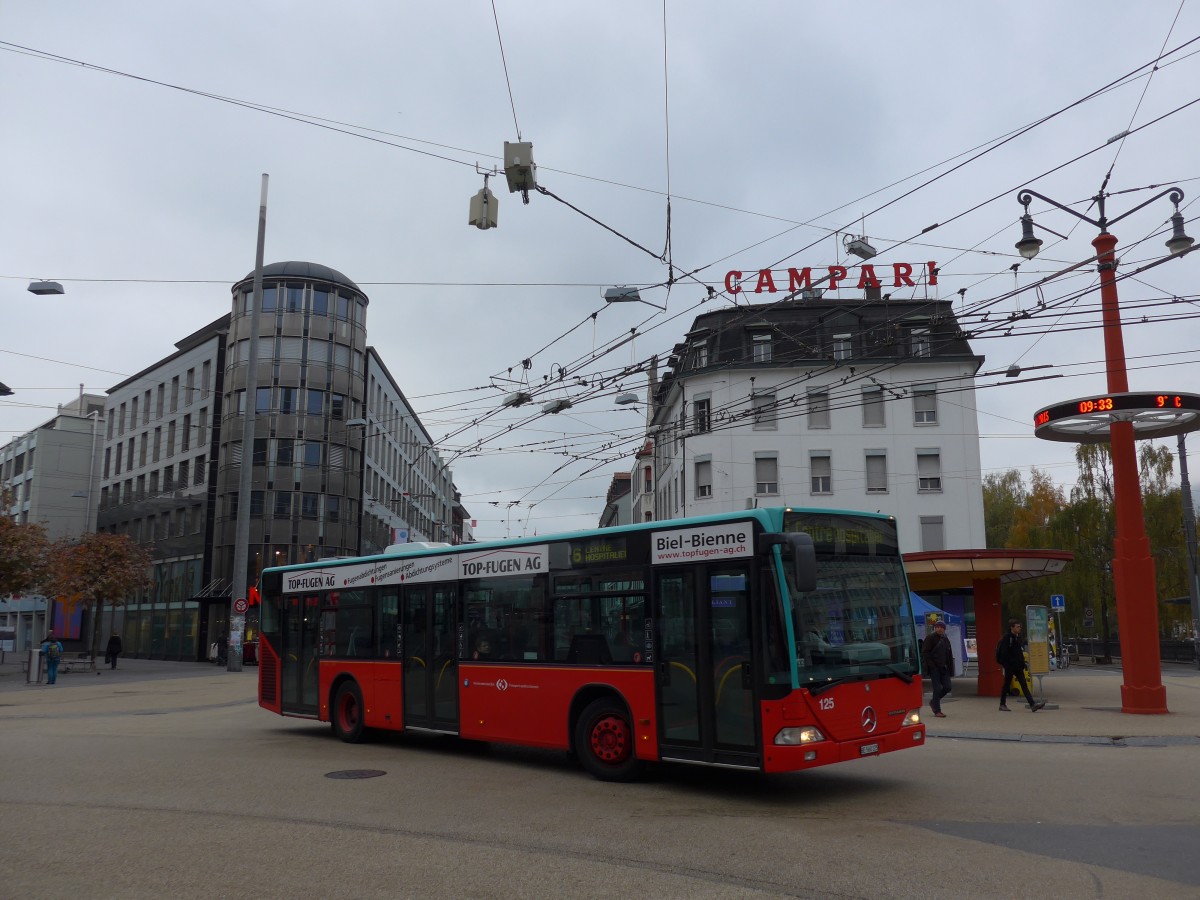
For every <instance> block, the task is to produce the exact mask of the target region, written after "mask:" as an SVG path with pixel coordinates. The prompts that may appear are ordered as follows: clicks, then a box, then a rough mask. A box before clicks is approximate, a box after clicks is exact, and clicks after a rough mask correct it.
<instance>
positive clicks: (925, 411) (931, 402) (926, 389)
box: [913, 384, 937, 425]
mask: <svg viewBox="0 0 1200 900" xmlns="http://www.w3.org/2000/svg"><path fill="white" fill-rule="evenodd" d="M913 424H914V425H936V424H937V389H936V388H935V387H934V386H933V385H931V384H925V385H921V386H920V387H915V388H913Z"/></svg>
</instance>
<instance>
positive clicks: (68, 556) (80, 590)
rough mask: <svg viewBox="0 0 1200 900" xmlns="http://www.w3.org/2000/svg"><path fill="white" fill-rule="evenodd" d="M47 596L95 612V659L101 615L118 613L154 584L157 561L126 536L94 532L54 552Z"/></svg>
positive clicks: (61, 544)
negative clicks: (104, 611) (65, 599)
mask: <svg viewBox="0 0 1200 900" xmlns="http://www.w3.org/2000/svg"><path fill="white" fill-rule="evenodd" d="M49 559H50V566H49V572H48V574H47V575H46V576H45V579H44V581H43V585H42V587H43V591H44V593H46V594H48V595H51V596H55V597H68V598H73V599H74V602H76V603H81V604H83V607H84V608H85V609H89V610H91V612H92V621H93V623H95V627H93V628H92V648H91V649H92V658H93V659H95V657H96V649H97V645H98V642H99V639H100V629H99V622H100V612H101V610H102V609H103V608H104V604H105V603H108V604H110V605H111V606H112V607H113V609H114V610H115V609H116V607H117V606H118V605H120V604H123V603H124V602H125V600H126V598H128V597H130V596H131V595H133V594H134V593H136V592H137V591H139V590H141V589H142V588H145V587H149V586H150V584H151V583H152V579H151V577H150V567H151V565H152V564H153V560H152V558H151V556H150V554H149V553H148V552H147V551H146V550H145V548H143V547H141V546H139V545H138V544H136V543H135V542H134V541H133V539H132V538H130V537H129V536H128V535H124V534H108V533H106V532H93V533H89V534H85V535H82V536H81V537H80V538H79V539H78V540H75V541H60V542H58V543H57V544H55V545H54V546H53V547H51V549H50V554H49Z"/></svg>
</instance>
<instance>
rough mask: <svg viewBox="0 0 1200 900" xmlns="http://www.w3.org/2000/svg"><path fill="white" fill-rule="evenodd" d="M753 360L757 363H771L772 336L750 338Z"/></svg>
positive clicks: (753, 336) (761, 335)
mask: <svg viewBox="0 0 1200 900" xmlns="http://www.w3.org/2000/svg"><path fill="white" fill-rule="evenodd" d="M750 346H751V359H752V360H753V361H754V362H756V363H766V362H770V361H771V336H770V335H769V334H755V335H751V337H750Z"/></svg>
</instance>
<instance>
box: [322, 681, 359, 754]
mask: <svg viewBox="0 0 1200 900" xmlns="http://www.w3.org/2000/svg"><path fill="white" fill-rule="evenodd" d="M330 720H331V722H332V724H333V733H334V734H336V735H337V736H338V737H339V738H341V739H342V740H343V741H345V742H346V743H347V744H359V743H362V742H363V741H364V740H366V737H367V729H366V726H365V725H364V724H363V700H362V691H360V690H359V688H358V685H357V684H355V683H354V682H353V681H347V682H344V683H343V684H342V685H341V686H340V687H339V688H338V689H337V692H336V693H335V694H334V695H333V715H332V716H330Z"/></svg>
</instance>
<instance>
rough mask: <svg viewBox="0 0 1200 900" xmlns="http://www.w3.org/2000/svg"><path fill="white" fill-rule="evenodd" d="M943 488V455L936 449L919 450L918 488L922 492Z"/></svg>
mask: <svg viewBox="0 0 1200 900" xmlns="http://www.w3.org/2000/svg"><path fill="white" fill-rule="evenodd" d="M941 489H942V457H941V454H939V453H938V451H936V450H918V451H917V490H919V491H921V492H922V493H926V492H933V491H940V490H941Z"/></svg>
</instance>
